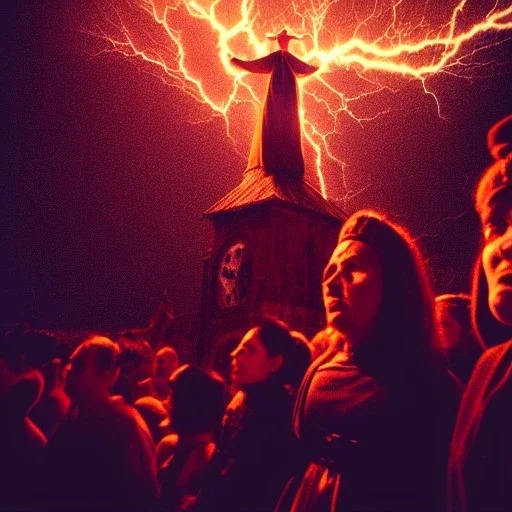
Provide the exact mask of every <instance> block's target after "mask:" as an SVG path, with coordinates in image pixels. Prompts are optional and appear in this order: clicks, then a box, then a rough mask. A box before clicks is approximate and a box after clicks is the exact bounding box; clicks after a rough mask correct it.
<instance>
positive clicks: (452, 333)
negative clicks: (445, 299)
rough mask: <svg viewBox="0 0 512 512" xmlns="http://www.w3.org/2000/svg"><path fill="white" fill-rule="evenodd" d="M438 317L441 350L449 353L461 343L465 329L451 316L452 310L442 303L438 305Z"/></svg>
mask: <svg viewBox="0 0 512 512" xmlns="http://www.w3.org/2000/svg"><path fill="white" fill-rule="evenodd" d="M436 316H437V323H438V326H439V348H440V349H441V350H442V351H443V352H445V353H448V352H450V351H451V350H453V349H454V348H455V347H456V346H457V345H458V344H459V343H460V341H461V339H462V334H463V329H462V326H461V325H460V324H459V322H457V320H456V319H455V318H454V317H453V316H452V315H451V313H450V308H448V307H447V306H446V305H445V304H443V303H442V302H439V303H436Z"/></svg>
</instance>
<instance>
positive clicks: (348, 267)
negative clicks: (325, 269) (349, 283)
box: [341, 260, 359, 280]
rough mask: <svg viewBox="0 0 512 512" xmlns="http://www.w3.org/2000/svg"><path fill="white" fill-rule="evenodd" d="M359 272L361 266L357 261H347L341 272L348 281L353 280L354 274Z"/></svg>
mask: <svg viewBox="0 0 512 512" xmlns="http://www.w3.org/2000/svg"><path fill="white" fill-rule="evenodd" d="M358 270H359V265H358V264H357V262H356V261H355V260H349V261H347V262H346V263H345V264H344V265H343V268H342V270H341V273H342V275H343V277H345V278H346V279H349V280H352V279H353V277H354V274H355V273H356V272H357V271H358Z"/></svg>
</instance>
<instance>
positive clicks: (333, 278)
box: [323, 269, 341, 294]
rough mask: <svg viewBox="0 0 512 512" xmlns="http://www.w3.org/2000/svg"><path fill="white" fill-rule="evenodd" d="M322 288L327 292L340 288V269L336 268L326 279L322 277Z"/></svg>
mask: <svg viewBox="0 0 512 512" xmlns="http://www.w3.org/2000/svg"><path fill="white" fill-rule="evenodd" d="M323 285H324V288H325V290H326V291H328V292H329V293H331V294H332V293H333V292H335V291H338V292H339V291H340V290H341V279H340V270H339V269H337V270H336V271H335V272H333V273H332V274H331V275H330V276H329V277H328V278H327V279H324V283H323Z"/></svg>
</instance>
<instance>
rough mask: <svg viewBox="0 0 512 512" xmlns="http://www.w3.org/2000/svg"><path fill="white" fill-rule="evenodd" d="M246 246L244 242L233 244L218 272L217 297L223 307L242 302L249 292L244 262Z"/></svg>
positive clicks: (223, 257)
mask: <svg viewBox="0 0 512 512" xmlns="http://www.w3.org/2000/svg"><path fill="white" fill-rule="evenodd" d="M245 260H246V248H245V244H244V243H243V242H237V243H235V244H233V245H231V246H230V247H229V248H228V249H227V250H226V252H225V253H224V254H223V256H222V258H221V261H220V265H219V274H218V285H217V288H218V291H217V298H218V303H219V306H220V307H221V308H229V307H232V306H236V305H238V304H240V303H241V302H242V301H243V299H244V298H245V295H246V292H247V283H246V276H245V275H244V263H245Z"/></svg>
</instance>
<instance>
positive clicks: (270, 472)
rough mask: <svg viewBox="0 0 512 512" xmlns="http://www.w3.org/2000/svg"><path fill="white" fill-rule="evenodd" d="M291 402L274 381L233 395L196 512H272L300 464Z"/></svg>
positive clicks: (290, 398)
mask: <svg viewBox="0 0 512 512" xmlns="http://www.w3.org/2000/svg"><path fill="white" fill-rule="evenodd" d="M293 401H294V397H293V396H292V395H291V394H290V393H289V392H288V391H287V390H286V389H285V388H284V387H283V386H282V385H280V384H279V383H277V382H274V381H273V380H272V379H270V380H268V381H266V382H263V383H258V384H252V385H250V386H247V387H245V388H244V390H243V391H240V392H238V393H237V394H236V395H235V397H234V398H233V400H232V401H231V403H230V404H229V405H228V407H227V410H226V414H225V417H224V420H223V429H222V433H221V437H220V440H219V443H218V450H217V453H216V455H215V456H214V459H213V461H212V464H211V466H210V470H209V473H208V477H207V480H206V483H205V485H204V487H203V489H202V491H201V492H200V494H199V498H198V501H197V510H200V511H201V512H204V511H220V510H222V511H223V512H242V511H271V510H273V508H274V506H275V504H276V502H277V499H278V498H279V495H280V493H281V491H282V489H283V487H284V486H285V484H286V482H287V481H288V479H289V478H290V477H291V475H292V472H293V470H294V468H295V466H296V464H297V460H298V444H297V440H296V439H295V436H294V434H293V429H292V422H291V419H292V408H293ZM194 510H196V509H194Z"/></svg>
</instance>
